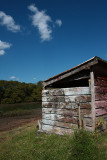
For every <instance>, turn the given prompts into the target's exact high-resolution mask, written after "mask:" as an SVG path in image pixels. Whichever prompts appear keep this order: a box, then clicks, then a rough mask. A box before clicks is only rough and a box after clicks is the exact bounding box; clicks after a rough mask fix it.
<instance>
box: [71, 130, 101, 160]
mask: <svg viewBox="0 0 107 160" xmlns="http://www.w3.org/2000/svg"><path fill="white" fill-rule="evenodd" d="M97 151H98V148H97V144H96V140H95V139H94V136H93V134H92V133H89V132H87V131H84V130H79V131H76V132H75V133H74V136H73V139H72V159H73V160H98V152H97Z"/></svg>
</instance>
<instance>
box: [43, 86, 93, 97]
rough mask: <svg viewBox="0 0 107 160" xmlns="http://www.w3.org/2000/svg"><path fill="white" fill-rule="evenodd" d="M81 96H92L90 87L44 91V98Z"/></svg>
mask: <svg viewBox="0 0 107 160" xmlns="http://www.w3.org/2000/svg"><path fill="white" fill-rule="evenodd" d="M79 94H80V95H82V94H83V95H84V94H90V90H89V87H74V88H61V89H52V90H43V91H42V96H71V95H72V96H73V95H79Z"/></svg>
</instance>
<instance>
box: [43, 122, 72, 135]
mask: <svg viewBox="0 0 107 160" xmlns="http://www.w3.org/2000/svg"><path fill="white" fill-rule="evenodd" d="M42 130H43V131H46V132H48V133H56V134H60V135H64V134H72V133H73V132H74V131H73V130H71V129H67V128H61V127H56V126H51V125H46V124H42Z"/></svg>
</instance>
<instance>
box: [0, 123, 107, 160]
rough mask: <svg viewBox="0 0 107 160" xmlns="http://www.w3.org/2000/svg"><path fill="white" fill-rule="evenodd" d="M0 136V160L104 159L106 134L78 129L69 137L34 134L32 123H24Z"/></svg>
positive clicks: (106, 153)
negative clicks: (101, 134)
mask: <svg viewBox="0 0 107 160" xmlns="http://www.w3.org/2000/svg"><path fill="white" fill-rule="evenodd" d="M76 136H78V138H76ZM83 137H84V140H83ZM0 139H1V143H0V160H7V159H8V160H84V159H83V158H85V160H89V158H90V157H91V158H90V160H93V159H94V160H106V158H107V157H106V156H107V134H105V135H103V136H96V135H94V136H93V135H92V134H89V133H88V132H83V133H81V132H79V133H75V135H74V136H73V137H71V136H68V135H65V136H58V135H46V134H40V135H39V136H38V135H37V129H36V125H35V124H28V125H25V126H24V127H20V128H17V129H15V130H12V131H8V132H4V133H1V134H0ZM82 140H83V142H82ZM89 140H90V142H89ZM85 141H86V142H85ZM75 143H76V144H75ZM93 147H94V148H93ZM93 150H94V152H93ZM96 155H97V156H96Z"/></svg>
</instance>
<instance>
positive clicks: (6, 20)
mask: <svg viewBox="0 0 107 160" xmlns="http://www.w3.org/2000/svg"><path fill="white" fill-rule="evenodd" d="M0 24H1V25H2V26H6V27H7V29H8V30H9V31H12V32H18V31H20V25H16V24H15V21H14V19H13V18H12V17H11V16H10V15H6V14H5V13H4V12H2V11H0Z"/></svg>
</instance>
